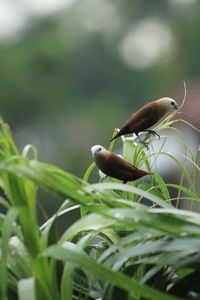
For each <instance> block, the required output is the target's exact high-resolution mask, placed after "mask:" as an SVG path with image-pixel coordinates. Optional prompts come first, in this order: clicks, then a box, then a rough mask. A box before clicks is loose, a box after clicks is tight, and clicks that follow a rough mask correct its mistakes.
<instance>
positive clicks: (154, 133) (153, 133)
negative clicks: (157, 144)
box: [145, 129, 160, 140]
mask: <svg viewBox="0 0 200 300" xmlns="http://www.w3.org/2000/svg"><path fill="white" fill-rule="evenodd" d="M145 131H146V132H148V133H150V134H152V135H153V136H155V135H157V136H158V138H159V140H160V135H159V134H158V133H157V132H156V131H155V130H150V129H149V130H145Z"/></svg>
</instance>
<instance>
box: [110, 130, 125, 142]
mask: <svg viewBox="0 0 200 300" xmlns="http://www.w3.org/2000/svg"><path fill="white" fill-rule="evenodd" d="M127 133H129V132H128V130H127V127H123V128H122V129H120V131H119V132H118V133H117V134H115V135H114V136H113V137H112V139H110V142H112V141H113V140H115V139H116V138H118V137H119V136H121V135H124V134H127Z"/></svg>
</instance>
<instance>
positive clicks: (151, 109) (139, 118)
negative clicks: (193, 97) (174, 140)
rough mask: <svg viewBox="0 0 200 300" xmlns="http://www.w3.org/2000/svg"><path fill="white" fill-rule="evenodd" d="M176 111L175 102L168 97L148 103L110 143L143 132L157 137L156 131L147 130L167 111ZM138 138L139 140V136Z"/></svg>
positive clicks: (127, 122) (176, 105)
mask: <svg viewBox="0 0 200 300" xmlns="http://www.w3.org/2000/svg"><path fill="white" fill-rule="evenodd" d="M177 109H178V104H177V103H176V101H175V100H173V99H171V98H168V97H164V98H161V99H158V100H156V101H152V102H149V103H147V104H146V105H144V106H143V107H141V108H140V109H139V110H138V111H137V112H136V113H134V114H133V115H132V116H131V117H130V118H129V119H128V120H127V121H126V122H125V124H124V126H123V127H122V128H121V129H120V131H119V132H118V133H117V134H116V135H115V136H113V137H112V139H111V140H110V141H113V140H114V139H116V138H117V137H119V136H121V135H125V134H130V133H135V134H136V135H137V136H138V133H139V132H144V131H146V132H149V133H151V134H153V135H158V134H157V132H156V131H154V130H150V129H148V128H149V127H151V126H153V125H154V124H155V123H157V122H158V121H159V120H160V119H161V118H162V117H163V116H164V115H165V114H166V113H167V112H168V111H173V110H177ZM158 136H159V135H158ZM159 137H160V136H159ZM138 138H139V139H140V137H139V136H138ZM140 142H141V143H143V144H145V145H146V144H147V143H145V142H143V141H142V140H141V139H140Z"/></svg>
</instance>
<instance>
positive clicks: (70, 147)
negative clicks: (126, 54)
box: [0, 0, 200, 176]
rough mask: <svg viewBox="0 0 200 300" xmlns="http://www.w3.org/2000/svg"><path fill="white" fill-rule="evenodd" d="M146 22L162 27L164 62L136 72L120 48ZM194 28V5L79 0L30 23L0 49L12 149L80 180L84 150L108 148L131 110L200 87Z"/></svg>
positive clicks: (199, 39)
mask: <svg viewBox="0 0 200 300" xmlns="http://www.w3.org/2000/svg"><path fill="white" fill-rule="evenodd" d="M187 2H188V3H187ZM145 20H157V21H158V24H159V22H161V23H163V24H165V25H166V27H167V28H168V31H169V33H170V35H171V40H172V43H171V50H170V55H169V57H168V58H167V57H166V59H165V58H163V57H160V58H159V57H158V59H155V61H154V62H152V63H151V64H150V65H148V66H146V67H144V68H135V67H134V66H131V65H129V64H128V63H126V62H125V61H124V60H123V58H122V57H121V55H120V51H119V47H120V43H122V41H123V39H124V38H125V36H126V35H127V33H128V32H129V31H130V30H132V29H133V30H134V29H136V28H137V26H138V24H140V23H141V21H145ZM199 27H200V9H199V2H198V1H183V2H182V3H181V1H155V0H154V1H146V0H145V1H144V0H143V1H142V0H137V1H136V0H135V1H128V0H126V1H124V0H123V1H122V0H118V1H116V0H115V1H114V0H113V1H97V0H96V1H92V2H91V1H89V0H87V1H85V0H84V1H76V2H74V3H72V5H71V6H70V7H66V9H65V8H64V9H62V10H61V11H58V13H56V14H54V15H53V14H52V15H51V16H48V17H45V18H42V17H40V18H38V17H37V18H36V17H35V19H34V18H32V19H31V20H30V24H27V28H24V31H23V33H21V34H19V36H15V38H14V39H11V40H8V41H7V42H2V43H1V45H0V66H1V68H0V97H1V114H2V115H3V116H4V118H5V119H6V120H7V122H8V123H9V124H10V125H11V128H13V134H14V137H15V139H16V141H17V144H18V145H19V146H20V148H22V146H23V145H24V144H27V143H33V144H35V145H36V146H37V148H38V149H39V153H40V158H41V159H42V160H45V161H51V162H52V163H56V164H58V165H59V166H61V167H63V168H65V169H67V170H68V171H71V172H73V173H75V174H76V175H79V176H82V175H83V174H84V171H85V169H86V167H87V166H88V164H89V163H90V161H91V156H90V147H91V146H92V145H93V144H97V143H98V144H104V145H105V147H107V146H108V140H109V138H110V137H111V134H112V131H113V129H114V128H115V127H120V126H121V125H122V123H123V121H124V120H125V119H126V118H127V117H128V116H129V115H130V114H131V113H132V112H134V110H135V109H137V108H138V107H139V106H140V105H142V104H143V103H145V102H147V101H149V100H152V99H157V98H159V97H162V96H171V97H176V96H178V97H179V99H180V98H181V97H182V95H183V92H182V91H183V88H182V81H183V80H186V83H187V86H188V89H189V86H190V83H191V82H192V81H193V80H199V74H200V73H199V51H200V49H199V48H200V36H199V33H198V30H199ZM163 39H164V37H163ZM163 42H164V41H163Z"/></svg>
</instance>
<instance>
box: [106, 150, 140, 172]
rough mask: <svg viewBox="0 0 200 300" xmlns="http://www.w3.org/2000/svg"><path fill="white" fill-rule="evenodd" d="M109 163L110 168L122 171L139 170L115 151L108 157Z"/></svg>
mask: <svg viewBox="0 0 200 300" xmlns="http://www.w3.org/2000/svg"><path fill="white" fill-rule="evenodd" d="M107 164H108V166H109V167H110V168H115V169H118V170H120V171H131V172H135V171H136V170H137V168H136V167H134V166H133V165H131V164H130V163H129V162H127V161H125V160H124V159H122V158H121V157H119V156H117V155H116V154H114V153H110V154H109V156H108V159H107Z"/></svg>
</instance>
